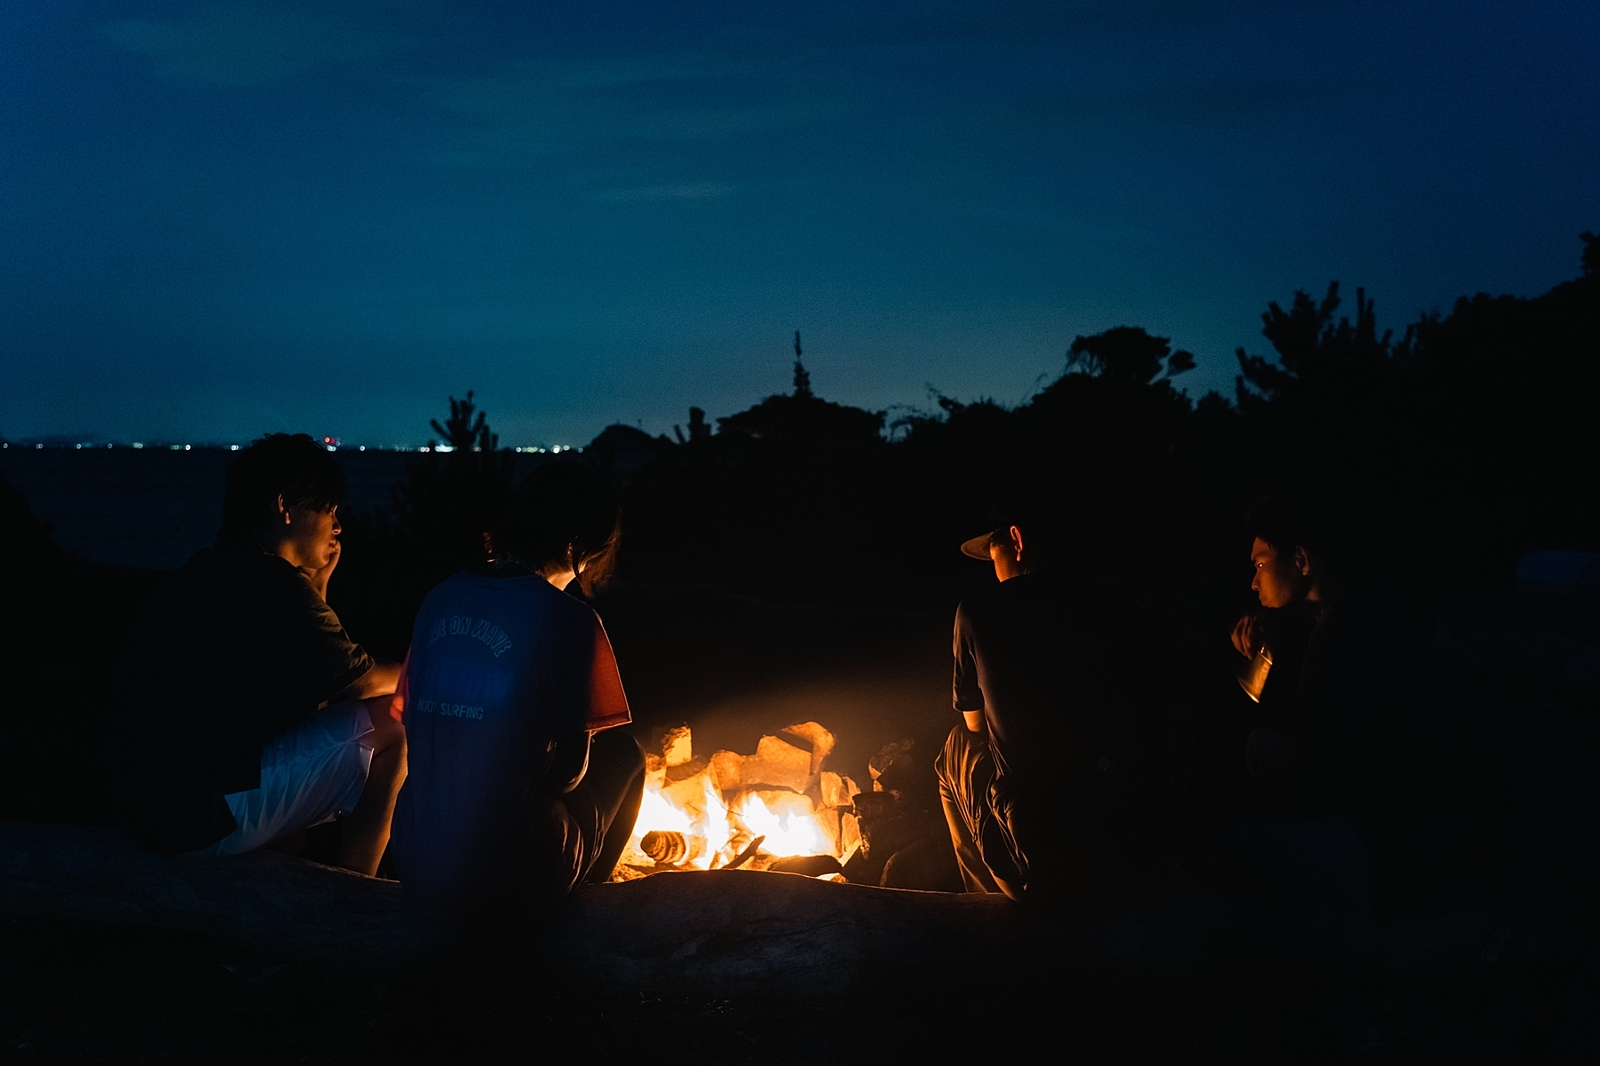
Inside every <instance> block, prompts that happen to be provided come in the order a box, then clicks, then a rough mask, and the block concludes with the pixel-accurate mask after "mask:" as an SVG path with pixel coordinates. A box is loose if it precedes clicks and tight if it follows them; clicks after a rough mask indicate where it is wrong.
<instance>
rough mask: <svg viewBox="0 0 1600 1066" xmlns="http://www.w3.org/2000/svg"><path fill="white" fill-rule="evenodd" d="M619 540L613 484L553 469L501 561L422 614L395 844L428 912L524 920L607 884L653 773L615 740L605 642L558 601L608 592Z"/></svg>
mask: <svg viewBox="0 0 1600 1066" xmlns="http://www.w3.org/2000/svg"><path fill="white" fill-rule="evenodd" d="M618 532H619V522H618V511H617V504H616V498H615V496H614V495H613V494H612V492H611V489H610V486H609V485H608V484H607V483H606V481H605V479H604V478H603V477H602V476H601V475H600V474H599V473H597V472H596V471H594V470H592V469H590V468H588V467H586V466H583V465H581V464H579V463H576V462H570V461H563V462H555V463H550V464H548V465H546V466H543V467H541V468H539V469H538V470H536V471H534V473H533V474H531V475H530V476H529V477H528V478H527V480H526V481H525V482H524V483H523V484H522V485H521V486H520V488H519V489H518V490H517V492H516V494H515V496H514V497H513V500H512V503H511V506H510V507H509V508H508V514H507V517H506V519H505V520H504V521H503V522H501V523H500V525H499V526H498V528H496V529H495V530H494V532H493V535H492V538H491V539H492V543H493V545H494V561H493V562H492V563H489V564H488V565H486V566H484V567H481V568H477V569H474V570H467V571H462V572H461V573H458V574H456V575H455V576H454V577H451V578H449V579H448V580H446V581H445V582H443V583H442V584H440V585H439V586H438V587H437V588H435V589H434V590H433V591H432V592H431V593H429V594H428V598H427V599H426V601H424V603H423V605H422V610H421V611H420V612H419V613H418V615H417V621H416V625H415V628H414V629H413V633H412V639H411V652H410V655H409V657H408V658H407V664H406V671H405V676H404V679H403V680H402V683H401V695H402V698H403V699H404V701H405V730H406V740H407V744H408V745H409V752H410V776H409V777H408V778H407V779H406V784H405V787H404V789H403V790H402V791H401V793H400V798H399V802H398V804H397V806H396V809H395V816H394V831H393V846H394V856H395V867H396V871H397V872H398V873H399V876H400V880H401V883H402V884H403V885H404V886H405V892H406V896H407V899H408V900H409V901H411V902H412V903H413V904H414V905H416V906H418V907H420V908H421V909H422V910H424V911H426V912H429V913H432V914H434V915H436V916H439V917H443V918H446V919H453V920H461V921H473V920H477V919H483V920H489V919H491V918H493V917H497V916H500V915H503V914H505V913H508V912H512V911H519V912H522V913H528V908H530V907H537V906H538V905H539V904H541V903H548V902H552V901H554V900H556V899H559V898H560V896H562V895H563V894H565V893H566V892H567V891H569V890H570V889H571V888H572V887H573V886H574V885H576V884H577V883H578V882H580V881H583V880H585V879H587V880H592V881H604V880H607V879H608V878H609V877H610V876H611V871H612V870H613V868H614V867H615V866H616V863H617V859H618V858H619V857H620V855H621V853H622V849H623V846H624V845H625V844H626V843H627V839H628V836H629V834H630V833H631V832H632V830H633V823H634V821H635V820H636V819H637V817H638V810H639V800H640V797H641V795H642V793H643V788H644V756H643V754H642V753H641V751H640V749H639V745H638V743H637V742H636V741H635V740H634V739H633V738H632V737H631V736H629V735H628V734H627V733H626V732H623V731H620V730H615V729H614V727H617V726H623V725H627V724H628V723H629V722H630V721H631V718H630V715H629V712H628V701H627V697H626V696H625V695H624V694H623V690H622V679H621V677H620V676H619V675H618V672H617V663H616V658H615V656H614V655H613V653H612V650H611V642H610V640H609V639H608V638H607V637H606V632H605V628H604V627H603V626H602V625H601V624H600V619H599V617H598V616H597V615H596V614H595V612H594V611H593V610H592V609H591V608H590V607H589V606H588V605H587V604H586V603H584V602H583V601H581V600H579V599H577V598H575V597H573V596H569V595H567V594H566V592H565V591H564V590H565V589H566V588H567V586H568V585H569V584H571V583H572V582H573V581H577V582H579V584H580V586H581V587H583V588H584V589H585V591H588V590H590V589H593V588H595V587H596V586H598V585H599V584H600V583H601V582H602V581H603V580H604V578H605V577H606V576H607V574H608V572H609V570H610V567H611V562H612V559H613V558H614V555H615V551H616V545H617V539H618ZM604 730H614V731H613V732H602V731H604Z"/></svg>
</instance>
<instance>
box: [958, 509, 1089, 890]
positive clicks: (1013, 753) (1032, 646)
mask: <svg viewBox="0 0 1600 1066" xmlns="http://www.w3.org/2000/svg"><path fill="white" fill-rule="evenodd" d="M1050 518H1051V516H1050V515H1049V514H1048V513H1046V512H1044V511H1043V510H1042V509H1035V510H1032V511H1026V510H1022V509H1016V508H1014V509H1011V510H1009V511H1000V512H996V515H995V521H994V525H993V527H992V528H991V529H990V530H988V531H986V532H984V533H980V534H979V535H977V536H975V537H972V538H971V539H969V540H967V541H966V542H965V543H964V544H962V546H961V550H962V552H963V553H965V554H966V555H969V556H971V557H973V558H975V559H982V560H984V561H985V562H987V563H989V564H990V565H991V566H993V567H994V574H995V577H996V579H997V583H996V584H995V585H993V586H990V587H989V588H987V589H985V590H983V591H982V592H980V593H978V594H977V595H973V596H968V597H967V598H966V599H964V600H963V601H962V603H961V605H960V607H958V608H957V610H956V618H955V638H954V656H955V668H954V699H953V703H954V707H955V710H956V711H957V712H958V713H959V714H960V715H961V722H960V723H959V724H958V725H956V726H955V728H953V729H952V730H951V731H950V734H949V737H948V738H947V740H946V742H945V746H944V749H943V750H942V751H941V752H940V754H939V756H938V759H937V761H936V770H937V773H938V778H939V791H940V799H941V801H942V803H943V806H944V812H945V819H946V821H947V822H948V824H949V827H950V835H951V840H952V843H953V845H954V847H955V851H956V858H957V862H958V864H959V866H960V868H961V874H962V879H963V881H964V882H965V884H966V888H967V890H968V891H970V892H1003V893H1005V894H1006V895H1007V896H1010V897H1011V898H1013V899H1018V900H1024V901H1045V900H1069V899H1074V898H1080V897H1081V896H1082V895H1083V894H1084V893H1085V892H1086V891H1087V890H1088V888H1089V885H1090V883H1091V881H1092V880H1093V879H1094V876H1095V873H1094V868H1095V865H1096V860H1095V857H1094V852H1095V848H1094V847H1093V846H1092V843H1091V841H1092V839H1093V838H1094V836H1095V835H1096V834H1095V832H1094V826H1093V822H1094V821H1095V813H1094V812H1095V810H1096V809H1097V808H1099V807H1101V806H1103V803H1102V801H1101V800H1100V798H1099V797H1098V795H1097V794H1098V793H1099V792H1100V791H1101V788H1100V785H1101V782H1102V779H1104V778H1106V776H1107V774H1108V773H1109V771H1110V769H1111V767H1112V762H1111V760H1110V759H1109V758H1108V757H1107V754H1106V751H1107V747H1106V742H1105V736H1106V730H1105V729H1104V728H1103V724H1102V723H1103V722H1104V721H1106V719H1107V717H1108V714H1109V711H1110V707H1111V706H1112V705H1113V703H1114V700H1115V694H1114V693H1112V692H1110V691H1109V687H1108V685H1107V679H1106V678H1104V677H1103V676H1102V675H1103V673H1104V670H1103V669H1101V667H1103V666H1104V665H1105V663H1103V662H1100V661H1098V660H1099V659H1100V658H1101V656H1099V655H1097V650H1098V649H1099V646H1100V643H1101V642H1102V641H1103V640H1105V639H1107V638H1105V637H1103V635H1102V631H1103V629H1104V628H1105V627H1103V626H1099V625H1092V624H1088V621H1089V620H1088V617H1087V616H1088V612H1087V611H1086V609H1085V607H1086V604H1085V603H1084V602H1083V597H1081V596H1075V595H1073V594H1072V593H1073V591H1074V590H1072V589H1069V587H1068V586H1067V584H1066V583H1065V582H1064V581H1063V579H1062V577H1061V575H1060V574H1059V573H1058V571H1057V570H1056V569H1055V567H1054V566H1053V565H1052V564H1053V563H1054V562H1055V559H1054V558H1053V555H1054V553H1055V552H1056V551H1057V549H1058V544H1059V541H1058V539H1057V528H1056V526H1055V523H1053V522H1052V521H1051V520H1050ZM1078 591H1081V590H1078ZM1113 672H1114V671H1113Z"/></svg>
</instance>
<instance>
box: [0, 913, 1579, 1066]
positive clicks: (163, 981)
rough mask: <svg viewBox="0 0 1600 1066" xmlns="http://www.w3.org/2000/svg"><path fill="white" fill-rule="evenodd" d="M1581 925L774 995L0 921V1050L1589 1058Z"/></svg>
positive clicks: (342, 1055) (797, 1058)
mask: <svg viewBox="0 0 1600 1066" xmlns="http://www.w3.org/2000/svg"><path fill="white" fill-rule="evenodd" d="M1594 933H1595V930H1594V929H1592V928H1590V929H1582V930H1578V929H1571V928H1568V929H1566V930H1564V931H1563V932H1562V933H1561V934H1560V935H1559V936H1556V937H1553V938H1547V939H1546V940H1545V941H1544V942H1543V943H1542V944H1541V945H1540V947H1539V949H1538V950H1537V951H1536V952H1535V953H1534V955H1533V957H1531V958H1524V959H1521V960H1513V961H1510V962H1506V963H1502V964H1500V965H1498V966H1497V967H1493V968H1490V969H1488V970H1483V969H1482V968H1473V969H1469V970H1468V971H1465V972H1460V971H1452V972H1447V973H1446V972H1431V973H1412V974H1406V975H1393V974H1391V975H1386V976H1369V977H1365V978H1356V979H1350V980H1343V981H1341V980H1336V979H1333V978H1330V977H1327V976H1301V977H1293V976H1291V977H1283V976H1275V977H1271V978H1267V977H1260V976H1257V977H1251V976H1241V977H1236V978H1231V979H1227V980H1215V979H1212V980H1207V981H1203V982H1186V983H1168V984H1139V983H1127V984H1117V983H1109V984H1108V983H1105V982H1095V983H1093V984H1080V983H1074V982H1073V981H1072V980H1071V979H1070V978H1068V977H1066V976H1063V975H1060V974H1049V973H1019V974H1011V975H980V974H960V973H951V974H942V975H931V980H930V986H929V987H928V988H924V989H918V990H911V989H878V990H873V991H871V992H868V993H864V994H863V993H857V994H854V995H850V996H847V997H833V998H817V999H811V1000H785V1001H770V1000H761V999H755V998H739V997H732V998H727V999H710V998H691V997H681V996H673V995H661V994H642V993H639V992H636V991H629V990H623V989H616V990H609V991H596V990H585V989H577V988H571V987H562V986H560V985H552V984H551V983H549V982H546V981H542V980H540V979H538V978H535V977H531V976H529V970H530V966H529V961H530V960H528V959H525V958H519V957H516V956H514V955H513V954H511V953H509V952H508V953H507V954H506V955H504V956H502V957H499V958H493V959H483V960H476V961H473V962H470V963H467V964H464V965H460V964H458V965H453V966H438V967H434V968H430V969H423V970H418V971H416V972H412V973H395V974H390V975H385V976H381V977H374V976H371V975H364V976H358V975H352V974H348V973H341V972H337V971H332V970H327V969H319V968H316V967H312V966H309V965H307V964H303V963H284V962H282V961H280V960H278V959H275V958H272V957H270V956H264V955H258V954H254V953H250V952H245V951H241V950H240V949H238V948H237V947H234V946H230V945H228V944H226V943H223V942H219V941H215V940H210V939H205V938H196V937H191V936H187V935H180V934H173V933H169V932H159V931H154V930H149V929H136V928H125V927H108V926H101V925H92V924H75V923H66V922H37V921H20V920H9V921H5V922H4V923H0V1059H3V1060H5V1061H10V1062H17V1063H51V1062H72V1063H79V1062H116V1063H169V1062H175V1063H188V1062H208V1063H210V1062H230V1063H256V1062H261V1063H268V1062H270V1063H298V1062H306V1063H324V1062H326V1063H365V1062H374V1063H381V1062H410V1061H448V1062H473V1061H490V1060H492V1061H502V1060H505V1061H516V1060H521V1061H540V1060H547V1059H549V1058H550V1057H551V1056H552V1055H560V1054H563V1053H570V1054H583V1055H586V1056H595V1055H598V1056H600V1057H601V1058H603V1059H609V1060H611V1061H618V1060H619V1059H620V1060H622V1061H631V1058H630V1057H631V1056H639V1057H640V1059H641V1060H643V1061H667V1062H677V1061H692V1062H707V1063H722V1062H728V1063H735V1062H769V1063H790V1062H794V1063H808V1064H809V1063H825V1062H859V1063H879V1062H909V1061H916V1060H918V1059H921V1060H923V1061H929V1062H946V1061H953V1060H958V1059H968V1060H972V1061H993V1062H1004V1061H1008V1060H1010V1061H1016V1060H1023V1059H1036V1058H1048V1059H1054V1060H1057V1061H1069V1060H1074V1059H1078V1060H1084V1061H1091V1062H1100V1061H1166V1062H1173V1061H1176V1062H1296V1063H1316V1062H1351V1061H1355V1062H1403V1063H1413V1062H1430V1063H1431V1062H1438V1063H1479V1062H1482V1063H1500V1062H1592V1061H1594V1053H1595V1052H1596V1050H1597V1049H1600V1043H1597V1040H1596V1037H1597V1032H1596V1030H1597V1028H1600V1022H1597V1020H1596V1017H1595V1010H1594V1007H1595V1004H1596V1003H1597V1002H1600V967H1597V966H1596V965H1595V964H1594V963H1593V961H1592V960H1593V959H1594V958H1595V954H1594V950H1593V949H1594V947H1595V946H1596V945H1595V937H1594ZM986 985H987V986H989V987H990V989H991V991H987V992H986V991H985V986H986ZM1002 986H1003V988H1002Z"/></svg>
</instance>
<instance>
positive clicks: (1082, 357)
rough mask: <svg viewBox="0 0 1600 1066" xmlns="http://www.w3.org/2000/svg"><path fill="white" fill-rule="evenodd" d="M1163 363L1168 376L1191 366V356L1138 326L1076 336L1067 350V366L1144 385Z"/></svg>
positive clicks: (1192, 357) (1192, 362)
mask: <svg viewBox="0 0 1600 1066" xmlns="http://www.w3.org/2000/svg"><path fill="white" fill-rule="evenodd" d="M1163 365H1165V367H1166V371H1167V374H1166V376H1167V377H1169V378H1170V377H1176V376H1177V375H1179V374H1182V373H1184V372H1185V371H1189V370H1193V369H1194V366H1195V363H1194V356H1193V355H1192V354H1191V353H1189V352H1186V351H1182V350H1179V351H1176V352H1175V351H1173V350H1172V346H1171V345H1170V344H1169V343H1168V340H1167V338H1166V337H1153V336H1151V335H1150V334H1149V333H1146V332H1145V331H1144V330H1143V329H1140V328H1139V327H1137V326H1117V327H1116V328H1115V329H1108V330H1106V331H1105V332H1104V333H1096V334H1095V335H1094V336H1092V337H1084V336H1081V335H1080V336H1079V337H1077V338H1076V339H1075V340H1073V342H1072V347H1071V348H1070V349H1069V350H1068V352H1067V368H1068V369H1069V370H1075V369H1079V368H1081V369H1082V370H1083V371H1084V372H1086V373H1088V374H1090V375H1093V376H1096V377H1103V378H1108V379H1111V380H1114V381H1122V382H1126V383H1128V384H1133V385H1144V384H1147V383H1148V382H1150V381H1151V380H1153V379H1154V378H1155V377H1156V375H1158V374H1160V373H1161V369H1162V366H1163Z"/></svg>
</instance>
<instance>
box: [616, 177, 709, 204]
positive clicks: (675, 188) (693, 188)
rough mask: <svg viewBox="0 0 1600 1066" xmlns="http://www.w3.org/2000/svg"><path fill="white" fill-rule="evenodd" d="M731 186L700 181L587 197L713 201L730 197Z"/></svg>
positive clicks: (625, 199) (640, 200) (654, 200)
mask: <svg viewBox="0 0 1600 1066" xmlns="http://www.w3.org/2000/svg"><path fill="white" fill-rule="evenodd" d="M733 191H734V188H733V186H732V185H723V184H719V183H717V182H710V181H701V182H694V183H692V184H688V185H646V186H642V187H640V188H636V189H602V190H600V191H598V192H592V193H590V194H589V195H588V196H587V199H590V200H599V201H601V202H604V203H659V202H661V201H665V200H714V199H717V198H719V197H723V196H729V195H732V193H733Z"/></svg>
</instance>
